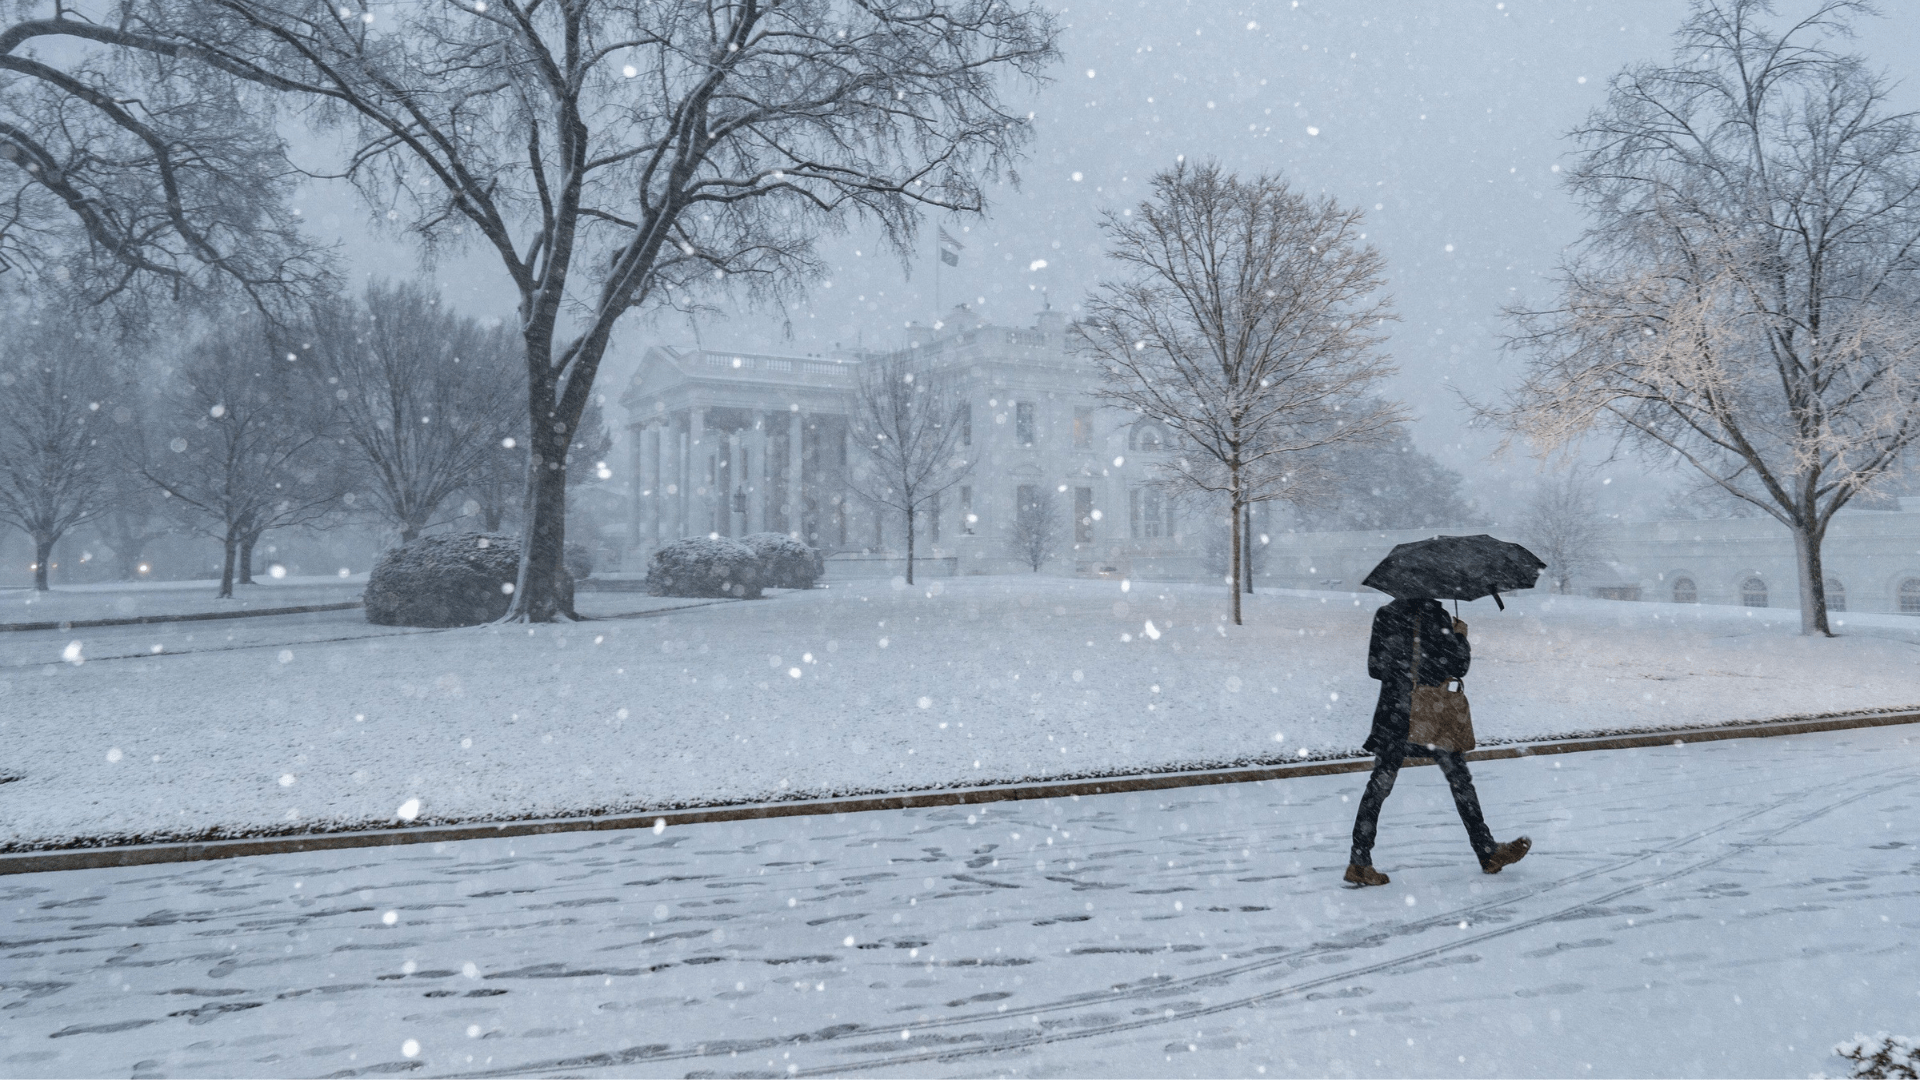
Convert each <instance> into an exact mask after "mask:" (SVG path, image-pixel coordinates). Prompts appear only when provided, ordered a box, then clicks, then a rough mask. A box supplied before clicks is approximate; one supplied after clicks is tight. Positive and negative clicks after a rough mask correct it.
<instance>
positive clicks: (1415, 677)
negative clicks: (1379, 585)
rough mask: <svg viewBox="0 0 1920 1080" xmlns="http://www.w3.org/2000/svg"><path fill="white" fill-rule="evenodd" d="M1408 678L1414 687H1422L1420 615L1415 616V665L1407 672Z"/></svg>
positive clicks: (1415, 614)
mask: <svg viewBox="0 0 1920 1080" xmlns="http://www.w3.org/2000/svg"><path fill="white" fill-rule="evenodd" d="M1407 677H1408V678H1409V679H1411V680H1412V682H1413V685H1414V686H1419V685H1420V615H1419V613H1418V612H1415V613H1414V616H1413V664H1412V665H1411V666H1410V667H1409V668H1408V670H1407Z"/></svg>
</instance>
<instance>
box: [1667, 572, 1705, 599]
mask: <svg viewBox="0 0 1920 1080" xmlns="http://www.w3.org/2000/svg"><path fill="white" fill-rule="evenodd" d="M1673 602H1674V603H1676V604H1697V603H1699V602H1700V590H1699V589H1697V588H1695V587H1694V585H1693V579H1692V578H1690V577H1677V578H1674V579H1673Z"/></svg>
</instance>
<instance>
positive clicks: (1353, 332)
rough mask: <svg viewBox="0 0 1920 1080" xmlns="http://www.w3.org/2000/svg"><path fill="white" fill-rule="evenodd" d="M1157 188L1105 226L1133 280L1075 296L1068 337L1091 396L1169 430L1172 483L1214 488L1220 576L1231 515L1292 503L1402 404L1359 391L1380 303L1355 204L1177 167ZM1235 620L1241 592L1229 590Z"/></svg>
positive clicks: (1371, 253)
mask: <svg viewBox="0 0 1920 1080" xmlns="http://www.w3.org/2000/svg"><path fill="white" fill-rule="evenodd" d="M1153 188H1154V196H1153V198H1152V199H1150V200H1149V201H1147V202H1143V203H1141V204H1140V206H1139V207H1137V208H1135V209H1133V210H1130V211H1125V212H1120V213H1115V212H1112V211H1109V212H1108V213H1107V214H1106V216H1105V220H1104V221H1103V222H1102V226H1101V227H1102V229H1103V230H1104V231H1105V232H1106V234H1107V238H1108V245H1109V246H1108V251H1107V257H1108V258H1110V259H1113V260H1115V261H1116V262H1119V263H1120V264H1121V265H1122V266H1123V267H1125V268H1126V270H1127V271H1128V273H1129V276H1128V277H1127V278H1125V279H1124V280H1120V281H1113V282H1106V283H1103V284H1102V285H1101V286H1100V287H1099V288H1098V289H1097V290H1096V291H1095V292H1094V294H1093V295H1092V296H1091V297H1090V298H1089V300H1088V302H1087V308H1088V315H1087V318H1086V320H1085V321H1084V322H1083V323H1081V324H1080V334H1081V336H1082V338H1083V340H1084V341H1085V342H1086V343H1087V345H1088V346H1089V347H1090V349H1091V350H1092V352H1093V353H1094V355H1095V356H1096V357H1097V358H1098V359H1099V360H1100V362H1101V363H1102V364H1103V366H1104V368H1105V371H1106V376H1107V380H1106V385H1105V387H1104V389H1103V390H1102V393H1103V395H1104V396H1105V397H1106V398H1107V399H1108V400H1109V401H1111V402H1113V403H1114V404H1116V405H1120V406H1123V407H1125V408H1127V409H1130V410H1132V411H1134V412H1136V413H1138V414H1140V415H1142V416H1145V417H1148V418H1151V419H1153V420H1155V421H1157V422H1159V423H1161V424H1163V425H1165V426H1166V427H1168V428H1170V429H1172V430H1173V432H1174V433H1175V434H1176V436H1177V440H1178V445H1177V449H1176V452H1175V454H1174V456H1173V459H1172V463H1171V465H1170V466H1169V467H1168V470H1169V473H1170V479H1171V480H1172V481H1173V482H1174V483H1175V484H1176V486H1180V487H1185V488H1189V489H1193V490H1196V491H1204V492H1219V493H1223V494H1225V496H1226V501H1227V504H1228V506H1227V513H1228V517H1229V520H1230V521H1231V525H1230V526H1229V528H1230V531H1231V553H1232V567H1231V571H1230V573H1229V574H1228V577H1227V580H1228V581H1229V582H1235V583H1237V582H1238V581H1239V580H1240V579H1241V577H1242V573H1241V566H1242V559H1243V558H1244V551H1245V547H1244V540H1245V537H1243V536H1242V535H1241V528H1242V518H1243V516H1244V515H1243V513H1242V511H1243V510H1244V509H1245V508H1246V507H1247V506H1249V505H1251V504H1253V503H1256V502H1267V501H1270V500H1274V499H1284V498H1292V497H1296V496H1297V495H1298V493H1299V490H1300V487H1301V482H1302V479H1303V476H1304V472H1305V470H1308V469H1310V468H1311V467H1312V462H1313V454H1314V452H1315V451H1318V450H1320V449H1322V448H1325V447H1329V446H1335V445H1339V444H1343V443H1373V442H1378V441H1380V440H1382V439H1384V438H1386V437H1387V436H1388V435H1389V434H1390V433H1391V432H1392V430H1393V428H1394V425H1396V424H1398V423H1399V422H1400V421H1401V420H1402V416H1401V414H1400V412H1399V410H1398V409H1397V408H1395V407H1393V406H1391V405H1386V404H1383V403H1381V402H1380V401H1379V399H1377V398H1375V397H1372V396H1371V395H1370V394H1369V390H1370V388H1371V387H1372V385H1373V384H1374V383H1375V382H1376V381H1377V380H1379V379H1381V378H1383V377H1385V376H1387V375H1389V374H1391V373H1392V372H1393V370H1394V369H1393V367H1392V366H1391V365H1389V364H1388V363H1387V361H1386V359H1385V357H1384V355H1383V354H1382V353H1381V352H1380V345H1381V343H1382V341H1383V340H1384V339H1383V338H1382V336H1381V334H1380V329H1379V328H1380V326H1381V324H1382V323H1383V322H1384V321H1385V320H1387V319H1388V318H1391V315H1390V312H1389V302H1388V300H1387V299H1386V298H1385V297H1382V296H1379V295H1377V294H1378V293H1379V290H1380V287H1381V285H1382V281H1381V277H1380V274H1381V268H1382V260H1381V258H1380V255H1379V253H1378V252H1377V251H1375V250H1374V249H1373V248H1372V247H1369V246H1367V245H1366V244H1365V243H1364V242H1363V241H1361V239H1360V223H1361V218H1360V213H1359V212H1358V211H1355V210H1345V209H1342V208H1341V207H1340V206H1339V205H1338V204H1336V203H1335V202H1334V201H1333V200H1332V199H1327V198H1323V199H1318V200H1314V199H1309V198H1307V197H1306V196H1305V195H1302V194H1300V193H1298V192H1296V191H1294V190H1293V189H1291V188H1290V187H1288V185H1287V184H1286V182H1285V181H1283V180H1281V179H1280V178H1278V177H1274V176H1266V175H1262V176H1257V177H1255V178H1253V179H1252V180H1245V181H1243V180H1241V179H1239V178H1238V177H1235V176H1230V175H1227V174H1225V173H1223V172H1222V171H1221V170H1220V167H1219V166H1218V165H1214V164H1207V165H1201V166H1198V167H1194V166H1189V165H1187V164H1186V163H1184V162H1182V163H1181V164H1180V165H1178V166H1177V167H1175V168H1174V169H1173V170H1171V171H1168V172H1163V173H1161V174H1159V175H1158V176H1156V177H1154V180H1153ZM1232 596H1233V621H1234V622H1235V623H1236V624H1237V623H1239V622H1240V621H1241V618H1240V590H1239V586H1238V585H1237V584H1236V585H1235V586H1234V588H1233V590H1232Z"/></svg>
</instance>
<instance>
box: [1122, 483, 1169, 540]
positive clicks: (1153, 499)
mask: <svg viewBox="0 0 1920 1080" xmlns="http://www.w3.org/2000/svg"><path fill="white" fill-rule="evenodd" d="M1128 503H1129V505H1128V510H1129V511H1130V516H1131V517H1132V518H1133V538H1134V539H1135V540H1158V539H1160V538H1161V537H1164V536H1169V535H1171V534H1172V533H1171V530H1169V529H1168V528H1167V497H1166V495H1164V494H1163V493H1161V491H1160V489H1159V488H1152V487H1141V488H1134V489H1133V491H1132V492H1130V493H1129V495H1128Z"/></svg>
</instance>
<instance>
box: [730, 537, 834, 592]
mask: <svg viewBox="0 0 1920 1080" xmlns="http://www.w3.org/2000/svg"><path fill="white" fill-rule="evenodd" d="M740 542H741V543H743V544H745V545H747V546H748V547H750V548H752V549H753V554H754V557H755V558H757V559H759V560H760V584H761V585H763V586H765V587H766V588H769V589H811V588H813V583H814V582H816V581H819V580H820V575H821V574H824V573H825V572H826V569H827V560H826V557H825V556H823V555H821V554H820V551H819V549H817V548H811V547H808V546H807V545H806V544H803V543H801V542H800V541H798V540H795V539H794V538H793V537H791V536H788V535H787V534H786V533H777V532H760V533H748V534H747V535H745V536H743V537H741V538H740Z"/></svg>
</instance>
